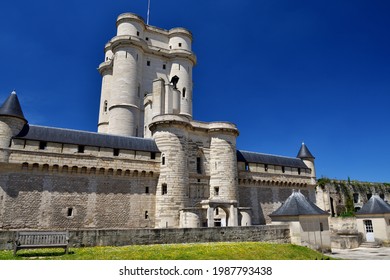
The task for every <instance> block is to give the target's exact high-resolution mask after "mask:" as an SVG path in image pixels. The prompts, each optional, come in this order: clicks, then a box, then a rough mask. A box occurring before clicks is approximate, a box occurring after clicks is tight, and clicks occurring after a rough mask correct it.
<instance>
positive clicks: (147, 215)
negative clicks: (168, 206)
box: [145, 211, 149, 220]
mask: <svg viewBox="0 0 390 280" xmlns="http://www.w3.org/2000/svg"><path fill="white" fill-rule="evenodd" d="M148 218H149V214H148V211H145V220H147V219H148Z"/></svg>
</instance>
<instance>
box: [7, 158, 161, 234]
mask: <svg viewBox="0 0 390 280" xmlns="http://www.w3.org/2000/svg"><path fill="white" fill-rule="evenodd" d="M3 167H4V166H1V165H0V170H1V171H0V229H75V228H86V227H87V228H88V227H90V228H142V227H154V218H155V192H156V190H155V188H156V184H157V179H158V177H157V176H150V174H144V175H145V176H142V174H135V173H133V174H129V175H122V176H115V175H104V174H102V175H99V174H87V173H86V174H79V173H77V174H72V173H71V172H69V173H52V172H45V171H39V170H17V168H16V166H14V169H13V170H10V166H9V165H8V166H7V167H4V168H3Z"/></svg>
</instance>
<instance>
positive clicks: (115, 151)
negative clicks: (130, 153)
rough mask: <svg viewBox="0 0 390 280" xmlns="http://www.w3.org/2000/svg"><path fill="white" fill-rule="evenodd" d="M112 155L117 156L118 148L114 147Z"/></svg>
mask: <svg viewBox="0 0 390 280" xmlns="http://www.w3.org/2000/svg"><path fill="white" fill-rule="evenodd" d="M113 155H114V157H117V156H119V149H114V152H113Z"/></svg>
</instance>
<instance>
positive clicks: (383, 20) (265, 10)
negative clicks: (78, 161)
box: [0, 0, 390, 182]
mask: <svg viewBox="0 0 390 280" xmlns="http://www.w3.org/2000/svg"><path fill="white" fill-rule="evenodd" d="M146 11H147V0H133V1H130V0H129V1H123V0H122V1H120V0H118V1H112V0H111V1H108V0H94V1H92V0H84V1H75V0H67V1H62V0H59V1H47V0H37V1H27V0H23V1H21V0H14V1H3V3H1V4H0V14H1V16H0V43H1V44H0V53H1V54H2V59H1V66H2V67H1V70H0V102H3V101H4V100H5V98H6V97H7V96H8V94H9V93H10V92H11V91H12V90H13V89H15V90H16V91H17V93H18V96H19V99H20V101H21V103H22V107H23V110H24V113H25V116H26V118H27V119H28V120H29V122H30V123H32V124H39V125H46V126H54V127H64V128H72V129H81V130H89V131H96V129H97V120H98V107H99V101H100V87H101V77H100V75H99V73H98V71H97V70H96V68H97V67H98V65H99V64H100V63H101V62H103V59H104V53H103V49H104V44H105V43H106V42H107V41H109V40H110V39H111V38H112V37H113V36H114V35H115V32H116V27H115V21H116V17H117V16H118V15H119V14H121V13H124V12H133V13H136V14H139V15H141V16H142V17H144V18H146ZM389 14H390V2H389V1H379V0H370V1H368V0H367V1H363V0H354V1H343V0H328V1H312V0H307V1H303V0H294V1H291V0H237V1H236V0H234V1H221V0H215V1H214V0H213V1H206V0H197V1H195V0H192V1H190V0H181V1H178V0H166V1H157V0H151V16H150V24H151V25H155V26H158V27H162V28H165V29H170V28H173V27H179V26H180V27H185V28H187V29H189V30H191V31H192V33H193V36H194V42H193V50H194V52H195V53H196V55H197V57H198V64H197V66H196V67H195V68H194V75H193V79H194V119H196V120H201V121H230V122H233V123H235V124H236V125H237V126H238V128H239V130H240V136H239V137H238V139H237V146H238V148H239V149H243V150H250V151H256V152H263V153H269V154H277V155H285V156H293V157H295V156H296V154H297V152H298V150H299V148H300V145H301V142H302V141H304V142H305V143H306V144H307V146H308V147H309V149H310V151H311V152H312V153H313V154H314V155H315V156H316V166H317V176H318V177H322V176H326V177H330V178H338V179H347V178H348V177H350V178H351V179H356V180H363V181H376V182H390V162H389V159H390V148H389V143H390V131H389V128H388V122H389V120H390V110H389V107H390V106H389V105H390V36H389V30H390V17H389Z"/></svg>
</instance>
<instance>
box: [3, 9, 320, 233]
mask: <svg viewBox="0 0 390 280" xmlns="http://www.w3.org/2000/svg"><path fill="white" fill-rule="evenodd" d="M116 24H117V34H116V36H115V37H113V38H112V39H111V40H110V41H109V42H108V43H107V44H106V46H105V59H104V62H103V63H101V64H100V66H99V72H100V74H101V75H102V89H101V101H100V110H99V121H98V132H97V133H93V132H87V131H76V130H71V129H60V128H53V127H44V126H37V125H33V124H29V123H28V121H27V118H26V117H25V116H24V114H23V110H22V106H21V104H20V102H19V99H18V97H17V95H16V93H15V92H13V93H11V94H10V96H9V97H8V99H7V100H6V101H5V102H4V103H3V105H2V106H1V107H0V230H2V229H3V230H7V229H79V228H92V229H94V228H97V229H98V228H106V229H115V228H125V229H127V228H196V227H225V226H251V225H263V224H268V223H270V222H271V219H270V214H271V213H273V212H274V211H275V210H276V209H278V207H279V206H280V205H281V204H282V202H283V201H285V200H286V199H287V198H288V197H289V196H290V195H291V193H292V190H293V189H300V191H301V193H302V194H304V195H305V196H306V197H308V198H309V199H310V200H311V201H314V202H315V195H316V194H315V187H316V175H315V165H314V156H313V155H312V154H311V153H310V151H309V149H308V148H307V146H306V145H305V144H302V146H301V147H300V149H299V152H298V155H297V157H285V156H276V155H268V154H263V153H258V152H250V151H243V150H237V148H236V138H237V136H238V135H239V131H238V128H237V127H236V126H235V125H234V124H232V123H230V122H209V123H205V122H200V121H196V120H193V118H192V96H193V83H192V69H193V67H194V66H195V64H196V56H195V54H194V53H193V52H192V50H191V43H192V34H191V33H190V32H189V31H188V30H186V29H184V28H173V29H170V30H165V29H161V28H157V27H154V26H150V25H146V24H145V22H144V20H143V19H142V18H141V17H139V16H137V15H134V14H130V13H126V14H122V15H120V16H119V17H118V19H117V23H116ZM22 103H23V102H22ZM297 150H298V149H297Z"/></svg>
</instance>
